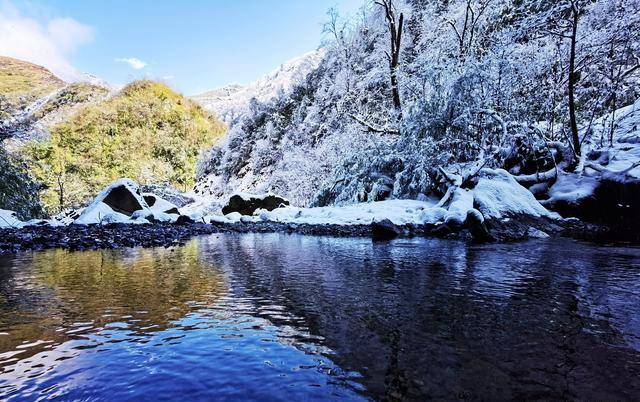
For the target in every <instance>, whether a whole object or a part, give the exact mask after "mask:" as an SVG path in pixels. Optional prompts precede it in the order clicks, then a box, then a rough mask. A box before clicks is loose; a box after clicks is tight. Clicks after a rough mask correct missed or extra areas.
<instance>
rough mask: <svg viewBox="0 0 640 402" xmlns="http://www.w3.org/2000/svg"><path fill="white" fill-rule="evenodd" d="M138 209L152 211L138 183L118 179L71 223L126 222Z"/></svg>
mask: <svg viewBox="0 0 640 402" xmlns="http://www.w3.org/2000/svg"><path fill="white" fill-rule="evenodd" d="M140 210H145V211H148V212H150V213H152V211H151V210H150V208H149V206H148V205H147V203H146V201H145V200H144V197H143V196H142V194H141V193H140V187H139V186H138V184H137V183H136V182H134V181H133V180H131V179H118V180H116V181H114V182H113V183H111V184H110V185H109V186H108V187H107V188H105V189H104V190H102V191H101V192H100V194H98V196H97V197H96V198H95V199H94V200H93V202H92V203H91V204H89V206H88V207H86V208H85V209H84V210H83V211H82V214H80V217H78V219H76V220H75V221H74V222H73V223H75V224H78V225H89V224H94V223H115V222H126V221H128V220H129V218H130V217H131V215H133V213H134V212H136V211H140Z"/></svg>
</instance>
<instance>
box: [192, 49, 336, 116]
mask: <svg viewBox="0 0 640 402" xmlns="http://www.w3.org/2000/svg"><path fill="white" fill-rule="evenodd" d="M325 53H326V52H325V50H324V49H319V50H316V51H314V52H310V53H306V54H304V55H302V56H300V57H297V58H295V59H293V60H290V61H288V62H286V63H284V64H282V65H281V66H280V67H279V68H277V69H276V70H274V71H272V72H271V73H269V74H267V75H266V76H264V77H263V78H261V79H259V80H257V81H255V82H253V83H251V84H249V85H238V84H231V85H227V86H225V87H222V88H218V89H214V90H212V91H208V92H205V93H203V94H200V95H196V96H194V97H193V100H195V101H196V102H198V103H200V104H201V105H202V106H203V107H204V108H205V109H207V110H209V111H211V112H214V113H216V114H217V115H218V116H219V117H220V118H221V119H222V120H224V121H225V122H226V123H231V122H232V121H233V120H234V119H235V118H237V117H239V116H241V115H243V114H244V113H245V112H246V111H247V108H248V106H249V103H250V102H251V99H253V98H255V99H256V100H258V101H260V102H266V101H269V100H271V99H273V98H275V97H276V96H277V95H278V92H279V91H284V92H285V93H286V92H288V91H290V90H291V89H292V88H293V87H294V86H295V85H296V84H298V83H300V82H301V81H302V80H304V79H305V78H306V77H307V75H308V74H309V73H311V72H312V71H314V70H315V69H316V68H318V66H319V65H320V62H321V61H322V59H323V57H324V55H325Z"/></svg>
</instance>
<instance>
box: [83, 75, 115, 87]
mask: <svg viewBox="0 0 640 402" xmlns="http://www.w3.org/2000/svg"><path fill="white" fill-rule="evenodd" d="M76 82H83V83H86V84H91V85H94V86H97V87H102V88H104V89H108V90H109V91H115V90H117V89H118V88H116V87H115V86H113V85H111V83H109V82H107V81H106V80H104V79H102V78H100V77H97V76H95V75H93V74H89V73H82V77H81V78H80V79H78V80H77V81H76Z"/></svg>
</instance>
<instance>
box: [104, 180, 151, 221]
mask: <svg viewBox="0 0 640 402" xmlns="http://www.w3.org/2000/svg"><path fill="white" fill-rule="evenodd" d="M134 191H135V190H133V189H131V188H130V187H129V186H126V185H124V184H121V185H117V186H113V187H112V188H111V189H110V190H109V191H108V192H107V195H106V196H105V197H104V199H103V200H102V202H104V203H105V204H107V205H108V206H110V207H111V209H113V210H114V211H115V212H119V213H121V214H124V215H127V216H131V214H133V213H134V212H135V211H138V210H140V209H142V208H143V206H142V204H141V203H140V201H139V200H138V197H136V194H135V193H134Z"/></svg>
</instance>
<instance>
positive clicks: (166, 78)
mask: <svg viewBox="0 0 640 402" xmlns="http://www.w3.org/2000/svg"><path fill="white" fill-rule="evenodd" d="M173 78H174V76H173V75H165V76H163V77H162V79H163V80H164V81H169V80H172V79H173Z"/></svg>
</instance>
